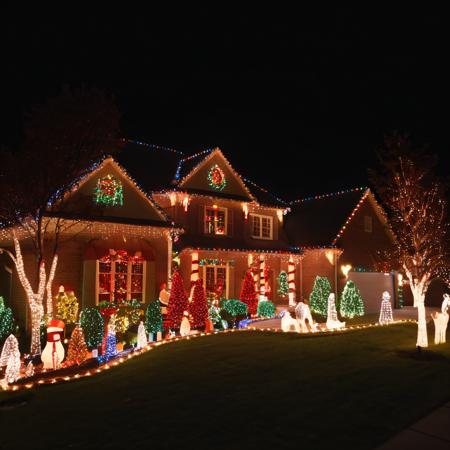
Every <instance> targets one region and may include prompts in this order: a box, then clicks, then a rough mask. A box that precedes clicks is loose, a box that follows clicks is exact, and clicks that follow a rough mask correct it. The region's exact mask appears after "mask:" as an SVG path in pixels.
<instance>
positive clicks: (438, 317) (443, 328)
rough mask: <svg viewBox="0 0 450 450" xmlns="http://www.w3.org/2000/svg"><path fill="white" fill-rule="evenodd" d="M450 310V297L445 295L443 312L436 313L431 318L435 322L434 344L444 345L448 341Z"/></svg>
mask: <svg viewBox="0 0 450 450" xmlns="http://www.w3.org/2000/svg"><path fill="white" fill-rule="evenodd" d="M449 308H450V295H449V294H444V300H443V302H442V306H441V312H436V313H435V314H434V315H433V314H431V317H432V318H433V321H434V343H435V344H443V343H445V341H446V339H445V338H446V333H447V325H448V310H449Z"/></svg>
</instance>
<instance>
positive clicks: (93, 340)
mask: <svg viewBox="0 0 450 450" xmlns="http://www.w3.org/2000/svg"><path fill="white" fill-rule="evenodd" d="M80 324H81V328H82V329H83V332H84V336H85V339H86V344H87V346H88V349H89V350H92V349H95V348H97V347H98V346H99V345H100V344H101V343H102V340H103V330H104V321H103V317H102V316H101V314H100V313H99V312H98V310H97V308H83V309H82V311H81V314H80Z"/></svg>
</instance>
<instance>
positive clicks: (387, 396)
mask: <svg viewBox="0 0 450 450" xmlns="http://www.w3.org/2000/svg"><path fill="white" fill-rule="evenodd" d="M429 328H431V327H429ZM430 332H431V330H430ZM415 338H416V327H415V326H414V325H413V324H401V325H393V326H389V327H380V328H378V327H377V328H373V329H367V330H358V331H353V332H349V333H346V334H336V335H332V336H313V335H310V336H299V335H296V334H291V333H285V334H283V333H275V334H274V333H269V332H251V331H248V332H240V333H228V334H225V335H213V336H208V337H202V338H198V339H193V340H190V341H179V342H177V343H173V344H171V345H167V346H162V347H159V348H156V349H155V350H153V351H151V352H147V353H146V354H144V355H143V356H140V357H138V358H134V359H132V360H131V361H129V362H127V363H125V364H124V365H122V366H119V367H117V368H114V369H111V370H109V371H106V372H103V373H102V374H100V375H98V376H95V377H92V378H85V379H82V380H79V381H77V382H71V383H67V384H60V385H56V386H45V387H41V388H38V389H36V390H33V391H25V392H21V393H2V394H0V402H3V404H1V403H0V417H1V419H0V420H1V422H0V423H1V430H0V448H1V449H2V450H3V449H12V448H21V449H24V448H29V449H35V448H36V449H37V448H46V449H48V448H71V449H81V448H84V449H85V448H96V449H99V448H122V449H124V448H139V447H140V446H144V445H145V446H146V448H172V449H178V448H183V447H184V448H220V449H231V448H259V449H265V448H274V449H282V448H294V447H295V448H309V449H311V450H316V449H322V448H330V447H338V448H345V449H371V448H376V447H377V446H378V445H379V444H380V443H382V442H383V441H385V440H386V439H387V438H388V437H389V436H391V435H392V434H395V433H396V432H397V431H400V430H401V429H403V428H404V427H406V426H407V425H409V424H411V423H412V422H414V421H415V420H417V419H418V418H419V417H421V416H422V415H424V414H426V413H427V412H429V411H431V410H432V409H433V408H435V407H437V406H438V405H440V404H441V403H442V402H444V401H446V400H448V396H449V392H450V343H447V344H445V345H442V346H439V347H438V346H434V345H432V346H431V347H430V349H429V350H427V351H424V352H422V353H421V355H420V357H418V356H417V355H416V354H415V353H414V352H412V351H411V349H412V348H413V347H414V343H415ZM11 398H13V399H14V401H15V402H16V404H11V402H6V403H5V400H7V399H11Z"/></svg>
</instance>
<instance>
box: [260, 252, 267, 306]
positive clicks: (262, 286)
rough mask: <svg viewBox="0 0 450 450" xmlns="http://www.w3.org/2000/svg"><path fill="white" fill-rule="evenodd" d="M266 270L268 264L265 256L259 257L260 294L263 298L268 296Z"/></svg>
mask: <svg viewBox="0 0 450 450" xmlns="http://www.w3.org/2000/svg"><path fill="white" fill-rule="evenodd" d="M265 268H266V263H265V261H264V255H261V256H260V257H259V294H260V295H261V296H263V297H264V296H265V295H266V282H265V279H264V269H265Z"/></svg>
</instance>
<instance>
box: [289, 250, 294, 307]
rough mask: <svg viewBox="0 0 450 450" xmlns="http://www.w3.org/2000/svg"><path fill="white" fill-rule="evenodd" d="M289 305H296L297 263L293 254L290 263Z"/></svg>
mask: <svg viewBox="0 0 450 450" xmlns="http://www.w3.org/2000/svg"><path fill="white" fill-rule="evenodd" d="M288 283H289V305H295V264H294V259H293V258H292V256H290V257H289V263H288Z"/></svg>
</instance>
